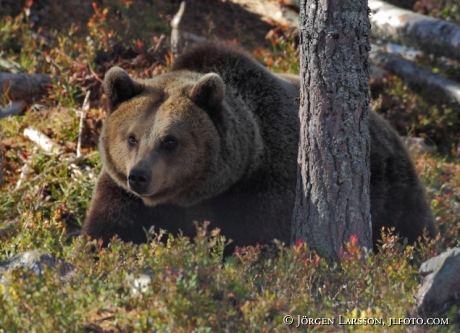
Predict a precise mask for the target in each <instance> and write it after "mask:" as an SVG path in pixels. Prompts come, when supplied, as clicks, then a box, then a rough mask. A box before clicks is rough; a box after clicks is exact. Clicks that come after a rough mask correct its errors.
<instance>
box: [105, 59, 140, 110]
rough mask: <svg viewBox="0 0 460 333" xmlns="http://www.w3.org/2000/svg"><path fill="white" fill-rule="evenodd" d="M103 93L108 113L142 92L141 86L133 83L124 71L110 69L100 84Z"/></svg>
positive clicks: (116, 68) (118, 68)
mask: <svg viewBox="0 0 460 333" xmlns="http://www.w3.org/2000/svg"><path fill="white" fill-rule="evenodd" d="M102 88H103V89H104V93H105V94H106V95H107V98H108V102H109V103H108V104H109V105H108V106H109V112H110V113H112V112H113V111H115V109H116V108H117V106H118V105H120V104H121V103H122V102H125V101H127V100H129V99H131V98H133V97H135V96H137V95H139V94H140V93H141V92H142V91H143V89H144V88H143V86H142V85H141V84H140V83H137V82H136V81H134V80H133V79H132V78H131V76H129V74H128V73H126V72H125V70H124V69H122V68H120V67H112V68H111V69H109V71H108V72H107V73H106V74H105V78H104V83H103V84H102Z"/></svg>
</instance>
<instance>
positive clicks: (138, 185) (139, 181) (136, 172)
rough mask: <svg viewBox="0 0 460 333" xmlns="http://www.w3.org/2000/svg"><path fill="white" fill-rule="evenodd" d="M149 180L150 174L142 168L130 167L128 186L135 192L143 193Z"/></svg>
mask: <svg viewBox="0 0 460 333" xmlns="http://www.w3.org/2000/svg"><path fill="white" fill-rule="evenodd" d="M149 182H150V174H149V173H148V172H146V171H145V170H143V169H137V168H135V169H132V170H131V171H130V172H129V176H128V183H129V188H130V189H131V190H133V191H134V192H136V193H137V194H144V193H146V191H147V187H148V185H149Z"/></svg>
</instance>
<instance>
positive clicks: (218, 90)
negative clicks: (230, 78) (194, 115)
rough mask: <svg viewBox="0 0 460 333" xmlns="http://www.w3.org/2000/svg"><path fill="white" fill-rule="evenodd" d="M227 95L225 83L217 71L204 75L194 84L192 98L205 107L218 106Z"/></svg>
mask: <svg viewBox="0 0 460 333" xmlns="http://www.w3.org/2000/svg"><path fill="white" fill-rule="evenodd" d="M224 96H225V84H224V81H222V79H221V77H220V76H219V75H218V74H216V73H208V74H206V75H204V76H203V77H202V78H201V79H199V80H198V82H197V83H195V85H194V86H193V88H192V90H191V92H190V99H191V100H192V101H193V102H195V104H196V105H198V106H200V107H203V108H215V107H218V106H219V105H220V104H221V103H222V101H223V99H224Z"/></svg>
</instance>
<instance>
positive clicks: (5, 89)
mask: <svg viewBox="0 0 460 333" xmlns="http://www.w3.org/2000/svg"><path fill="white" fill-rule="evenodd" d="M50 83H51V78H50V76H49V75H46V74H11V73H4V72H0V96H3V95H4V94H7V95H8V97H9V98H11V99H12V100H24V101H28V102H31V101H32V100H34V99H36V98H40V97H41V96H42V94H43V93H44V92H45V87H46V86H47V85H48V84H50Z"/></svg>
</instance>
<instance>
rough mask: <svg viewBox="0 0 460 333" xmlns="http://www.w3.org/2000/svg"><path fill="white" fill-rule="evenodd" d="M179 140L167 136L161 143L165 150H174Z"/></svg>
mask: <svg viewBox="0 0 460 333" xmlns="http://www.w3.org/2000/svg"><path fill="white" fill-rule="evenodd" d="M176 145H177V140H176V138H175V137H173V136H167V137H165V138H164V139H163V141H162V142H161V147H162V148H163V149H165V150H172V149H174V148H175V147H176Z"/></svg>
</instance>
